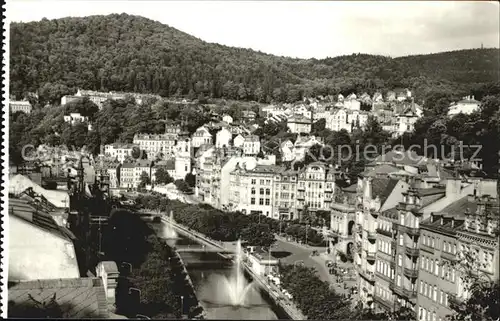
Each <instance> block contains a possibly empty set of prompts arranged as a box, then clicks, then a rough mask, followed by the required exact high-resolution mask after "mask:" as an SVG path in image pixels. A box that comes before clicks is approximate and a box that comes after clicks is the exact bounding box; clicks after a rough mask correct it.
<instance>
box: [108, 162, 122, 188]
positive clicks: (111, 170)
mask: <svg viewBox="0 0 500 321" xmlns="http://www.w3.org/2000/svg"><path fill="white" fill-rule="evenodd" d="M120 168H121V164H120V163H110V164H108V166H107V169H106V172H107V174H108V176H109V187H110V188H117V187H120Z"/></svg>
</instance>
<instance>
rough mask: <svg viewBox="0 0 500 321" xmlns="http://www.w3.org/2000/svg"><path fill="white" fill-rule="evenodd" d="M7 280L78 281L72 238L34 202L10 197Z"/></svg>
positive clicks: (78, 275) (73, 237)
mask: <svg viewBox="0 0 500 321" xmlns="http://www.w3.org/2000/svg"><path fill="white" fill-rule="evenodd" d="M8 214H9V248H8V251H9V281H16V280H40V279H66V278H79V277H80V271H79V268H78V262H77V258H76V252H75V247H74V244H73V241H74V239H75V236H74V235H73V234H72V233H71V232H70V231H69V230H68V229H67V228H66V227H64V226H60V225H58V224H57V223H56V222H55V220H54V218H53V217H52V216H51V214H50V213H48V212H45V211H44V210H41V209H40V208H39V206H37V204H36V203H34V202H28V201H27V200H22V199H19V198H15V197H9V208H8Z"/></svg>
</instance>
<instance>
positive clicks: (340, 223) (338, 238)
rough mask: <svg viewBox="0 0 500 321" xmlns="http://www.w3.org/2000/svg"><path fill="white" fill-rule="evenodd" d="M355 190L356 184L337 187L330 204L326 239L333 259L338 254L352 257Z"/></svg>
mask: <svg viewBox="0 0 500 321" xmlns="http://www.w3.org/2000/svg"><path fill="white" fill-rule="evenodd" d="M356 190H357V184H352V185H351V186H348V187H344V188H337V189H336V190H335V192H334V194H333V200H332V203H331V205H330V208H331V212H330V224H329V225H330V228H329V229H328V231H327V234H326V236H327V241H328V248H329V249H330V253H332V256H333V257H334V258H335V260H338V259H340V257H339V256H340V255H344V256H345V257H352V255H353V246H354V229H355V226H354V224H355V221H356V198H357V196H356Z"/></svg>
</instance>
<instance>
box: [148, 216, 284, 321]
mask: <svg viewBox="0 0 500 321" xmlns="http://www.w3.org/2000/svg"><path fill="white" fill-rule="evenodd" d="M155 225H156V224H155ZM158 228H161V227H160V226H155V227H154V229H155V230H157V229H158ZM167 242H168V243H170V244H169V245H171V246H172V245H174V244H173V243H172V242H171V241H167ZM175 246H176V247H177V248H186V247H190V248H193V247H198V248H199V247H201V245H200V244H198V243H197V242H196V241H193V240H191V239H188V238H186V237H183V236H180V237H179V239H178V240H177V241H176V242H175ZM180 255H181V257H182V259H183V261H184V263H185V264H186V268H187V270H188V273H189V276H190V277H191V280H192V281H193V285H194V287H195V292H196V296H197V297H198V300H199V301H200V304H201V305H202V306H203V308H204V309H205V312H206V317H207V318H208V319H225V320H277V319H289V318H288V316H287V315H286V313H285V312H284V311H283V310H282V309H281V308H280V307H278V306H276V305H275V304H274V302H273V300H272V299H270V298H269V296H268V294H267V293H266V292H265V291H263V290H261V289H260V288H259V286H258V285H257V284H256V283H253V284H252V285H249V286H248V289H247V287H246V285H248V284H250V283H252V280H251V277H250V276H249V275H248V274H246V273H244V274H243V275H244V280H243V281H242V282H243V283H244V284H242V285H241V287H242V288H245V289H244V290H243V291H236V292H238V293H240V292H244V294H243V297H244V298H242V299H243V300H242V302H241V305H233V304H232V303H231V302H234V292H235V291H234V288H235V287H236V286H235V284H236V283H238V282H235V279H234V277H235V268H234V265H233V264H232V262H228V261H227V260H225V259H224V258H222V257H221V256H220V255H218V254H217V253H213V252H208V253H204V252H196V253H193V252H180Z"/></svg>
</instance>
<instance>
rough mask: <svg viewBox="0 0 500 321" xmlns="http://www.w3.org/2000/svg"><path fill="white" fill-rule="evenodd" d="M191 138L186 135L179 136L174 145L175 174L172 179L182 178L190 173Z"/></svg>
mask: <svg viewBox="0 0 500 321" xmlns="http://www.w3.org/2000/svg"><path fill="white" fill-rule="evenodd" d="M191 147H192V146H191V139H190V138H189V137H188V136H181V137H179V140H178V141H177V145H176V146H175V176H174V179H184V178H185V177H186V175H187V174H188V173H191V159H192V149H191Z"/></svg>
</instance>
